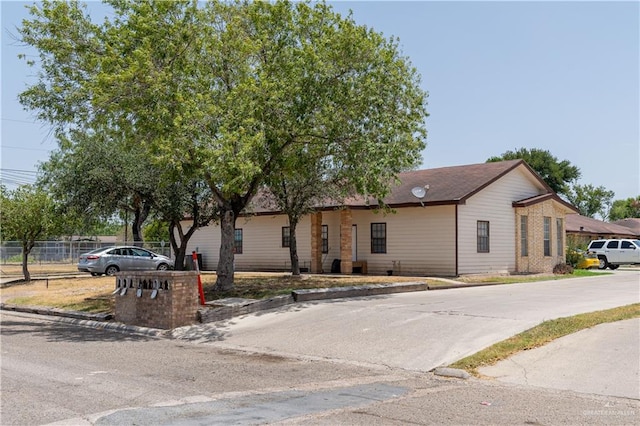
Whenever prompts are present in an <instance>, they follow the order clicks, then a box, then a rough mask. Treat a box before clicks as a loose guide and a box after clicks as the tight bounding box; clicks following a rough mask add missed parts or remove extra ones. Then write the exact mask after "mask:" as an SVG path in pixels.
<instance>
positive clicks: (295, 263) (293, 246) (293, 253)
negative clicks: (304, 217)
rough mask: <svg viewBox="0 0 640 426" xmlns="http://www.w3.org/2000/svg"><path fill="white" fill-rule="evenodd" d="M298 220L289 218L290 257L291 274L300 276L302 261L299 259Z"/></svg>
mask: <svg viewBox="0 0 640 426" xmlns="http://www.w3.org/2000/svg"><path fill="white" fill-rule="evenodd" d="M297 227H298V221H297V220H295V219H294V220H291V217H290V218H289V257H290V258H291V275H293V276H294V277H298V276H300V262H299V260H298V242H297V239H296V228H297Z"/></svg>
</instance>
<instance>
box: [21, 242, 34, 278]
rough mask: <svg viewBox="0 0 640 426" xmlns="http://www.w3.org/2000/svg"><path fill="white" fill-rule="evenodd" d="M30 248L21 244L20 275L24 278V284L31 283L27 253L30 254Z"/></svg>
mask: <svg viewBox="0 0 640 426" xmlns="http://www.w3.org/2000/svg"><path fill="white" fill-rule="evenodd" d="M31 248H33V246H31V247H29V246H28V245H27V244H22V275H23V276H24V280H25V281H26V282H30V281H31V274H30V273H29V267H28V265H29V253H31Z"/></svg>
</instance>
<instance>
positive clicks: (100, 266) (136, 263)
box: [78, 246, 173, 276]
mask: <svg viewBox="0 0 640 426" xmlns="http://www.w3.org/2000/svg"><path fill="white" fill-rule="evenodd" d="M153 269H157V270H159V271H166V270H168V269H173V260H172V259H170V258H168V257H166V256H163V255H161V254H156V253H154V252H152V251H149V250H146V249H143V248H140V247H128V246H124V247H106V248H104V247H103V248H99V249H96V250H93V251H90V252H89V253H85V254H83V255H82V256H80V262H78V271H80V272H90V273H91V275H93V276H99V275H102V274H106V275H113V274H115V273H116V272H118V271H142V270H153Z"/></svg>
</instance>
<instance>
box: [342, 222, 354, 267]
mask: <svg viewBox="0 0 640 426" xmlns="http://www.w3.org/2000/svg"><path fill="white" fill-rule="evenodd" d="M352 225H353V218H352V214H351V210H349V209H344V210H341V211H340V273H341V274H346V275H350V274H352V273H353V260H352V258H351V256H352V253H351V238H352V237H351V232H352V231H351V227H352Z"/></svg>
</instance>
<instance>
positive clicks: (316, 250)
mask: <svg viewBox="0 0 640 426" xmlns="http://www.w3.org/2000/svg"><path fill="white" fill-rule="evenodd" d="M310 272H311V273H312V274H320V273H322V212H318V213H314V214H312V215H311V271H310Z"/></svg>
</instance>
